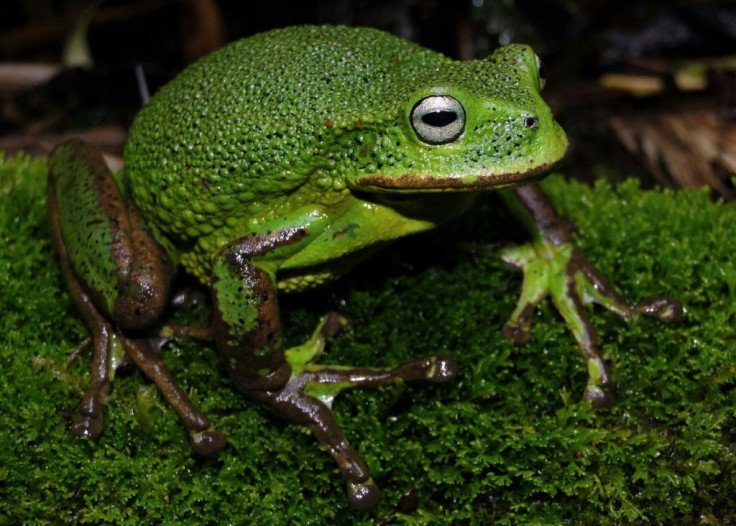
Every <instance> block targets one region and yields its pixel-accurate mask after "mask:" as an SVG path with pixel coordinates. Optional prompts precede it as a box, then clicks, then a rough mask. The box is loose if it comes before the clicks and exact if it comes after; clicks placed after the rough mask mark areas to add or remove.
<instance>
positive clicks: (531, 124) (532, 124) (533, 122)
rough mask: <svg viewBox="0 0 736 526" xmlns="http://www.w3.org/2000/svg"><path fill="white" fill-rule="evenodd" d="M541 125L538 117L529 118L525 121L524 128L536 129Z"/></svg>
mask: <svg viewBox="0 0 736 526" xmlns="http://www.w3.org/2000/svg"><path fill="white" fill-rule="evenodd" d="M538 124H539V119H538V118H537V117H533V116H529V117H527V118H526V119H524V126H526V127H527V128H536V127H537V125H538Z"/></svg>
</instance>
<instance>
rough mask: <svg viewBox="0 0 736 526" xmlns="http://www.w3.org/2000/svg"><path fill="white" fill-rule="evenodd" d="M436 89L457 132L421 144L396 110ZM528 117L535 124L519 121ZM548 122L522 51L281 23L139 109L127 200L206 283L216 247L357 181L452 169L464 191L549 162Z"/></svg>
mask: <svg viewBox="0 0 736 526" xmlns="http://www.w3.org/2000/svg"><path fill="white" fill-rule="evenodd" d="M444 93H447V94H452V95H453V96H454V97H456V98H457V99H459V100H461V102H463V104H464V105H465V107H466V110H467V112H468V121H467V124H466V127H465V133H464V136H463V137H462V138H461V139H462V140H459V141H457V143H455V144H452V145H445V146H444V147H438V146H435V145H428V144H426V143H423V142H421V141H420V140H418V139H417V137H416V135H415V134H414V133H413V132H412V130H411V125H410V123H409V122H408V117H407V116H408V114H409V112H410V111H411V105H412V104H413V103H414V102H415V101H416V100H417V99H418V97H419V96H421V95H422V94H444ZM532 114H534V115H537V116H538V117H539V119H540V126H539V128H540V129H539V130H536V129H530V128H528V127H527V126H525V125H524V121H525V119H526V118H527V117H528V116H530V115H532ZM554 126H556V125H555V124H553V122H552V117H551V113H550V112H549V109H548V108H547V107H546V105H545V104H544V102H543V101H542V99H541V97H540V95H539V86H538V80H537V73H536V67H535V64H534V55H533V53H532V52H531V51H530V50H529V49H528V48H527V47H526V46H507V47H504V48H501V49H500V50H499V51H497V52H496V53H495V54H493V55H492V56H490V57H489V58H487V59H485V60H480V61H470V62H455V61H452V60H450V59H448V58H446V57H444V56H442V55H440V54H438V53H435V52H433V51H430V50H427V49H423V48H421V47H419V46H417V45H415V44H413V43H411V42H408V41H405V40H403V39H399V38H397V37H394V36H391V35H389V34H386V33H384V32H381V31H377V30H373V29H368V28H361V29H357V30H356V29H355V28H345V27H292V28H286V29H283V30H278V31H271V32H268V33H263V34H260V35H256V36H254V37H251V38H249V39H245V40H241V41H238V42H235V43H233V44H231V45H229V46H227V47H225V48H223V49H221V50H220V51H218V52H215V53H213V54H212V55H210V56H208V57H205V58H204V59H202V60H200V61H199V62H197V63H196V64H194V65H193V66H191V67H190V68H188V69H187V70H185V71H184V72H183V73H182V74H180V75H179V76H178V77H177V78H176V79H175V80H174V81H172V82H171V83H170V84H168V85H167V86H165V87H164V88H163V89H162V90H161V91H160V92H159V93H158V94H157V95H156V96H155V97H154V98H153V99H152V100H151V101H150V103H149V104H148V105H147V106H146V108H144V110H143V111H142V112H141V113H140V115H139V117H138V118H137V119H136V121H135V123H134V125H133V127H132V129H131V132H130V140H129V142H128V144H127V146H126V150H125V160H126V166H127V174H128V177H129V187H130V189H131V192H132V196H133V198H134V200H135V201H136V203H137V204H138V206H139V207H140V208H141V209H142V211H143V212H144V214H146V216H147V217H148V219H149V220H150V221H152V223H153V224H154V226H155V227H156V228H157V229H158V230H160V231H161V232H162V233H163V234H164V235H167V236H169V237H171V238H172V239H173V240H174V241H175V243H177V244H178V245H180V247H184V248H183V250H182V264H183V265H184V266H185V267H186V268H187V269H188V270H189V271H190V272H193V273H194V274H195V275H198V276H199V277H200V278H201V279H203V280H206V279H205V278H203V277H204V276H206V275H207V269H208V267H209V264H210V261H211V258H212V256H213V255H214V253H215V252H216V251H217V250H218V249H219V248H220V247H221V246H222V245H223V244H225V243H227V242H228V241H230V240H232V239H236V238H238V237H241V236H243V235H246V234H248V233H250V232H252V231H254V230H256V229H257V228H258V225H259V224H263V223H264V222H268V221H273V220H275V219H277V218H280V217H283V216H284V215H286V214H288V213H290V212H293V211H294V210H297V209H299V208H301V207H303V206H308V205H313V204H321V205H325V206H333V205H336V204H337V203H340V202H343V205H342V206H345V205H344V200H345V199H346V198H348V197H349V195H350V190H351V189H358V190H364V189H365V188H366V186H367V181H368V178H374V179H372V181H375V177H376V176H378V177H379V178H380V177H387V178H390V179H393V180H398V181H400V182H399V183H396V184H397V185H398V186H401V187H402V188H404V189H408V190H415V189H416V188H415V186H416V185H417V184H418V183H416V180H415V179H412V178H413V177H414V176H432V177H446V178H458V179H460V178H462V182H461V183H460V184H461V185H464V186H467V187H468V188H470V187H471V186H472V185H474V184H476V185H477V184H479V183H478V178H479V176H488V175H492V176H497V175H498V176H503V175H504V174H512V175H511V177H513V176H514V174H529V173H532V172H534V171H535V170H541V169H542V168H543V167H548V166H547V164H548V163H554V162H556V161H557V160H558V159H559V158H560V157H561V155H562V153H564V147H562V148H563V150H562V151H559V148H560V146H559V144H560V143H561V142H562V141H564V138H563V139H562V141H558V142H557V150H555V151H552V149H553V148H552V147H551V146H549V143H550V142H552V143H554V142H555V141H547V140H543V139H544V136H545V135H547V133H545V132H544V131H543V130H544V129H545V128H550V127H554ZM549 133H552V130H550V132H549ZM554 133H558V134H561V133H562V132H561V131H559V132H556V131H555V132H554ZM548 150H549V151H548ZM402 176H403V177H404V179H400V180H399V179H398V178H400V177H402ZM361 178H363V179H361ZM501 182H503V181H500V180H499V182H494V183H487V182H486V183H483V184H484V185H485V186H486V187H488V186H492V185H493V184H496V185H498V186H500V185H501ZM504 184H505V183H504ZM368 186H372V183H371V185H368ZM371 189H372V188H371ZM420 189H421V188H420Z"/></svg>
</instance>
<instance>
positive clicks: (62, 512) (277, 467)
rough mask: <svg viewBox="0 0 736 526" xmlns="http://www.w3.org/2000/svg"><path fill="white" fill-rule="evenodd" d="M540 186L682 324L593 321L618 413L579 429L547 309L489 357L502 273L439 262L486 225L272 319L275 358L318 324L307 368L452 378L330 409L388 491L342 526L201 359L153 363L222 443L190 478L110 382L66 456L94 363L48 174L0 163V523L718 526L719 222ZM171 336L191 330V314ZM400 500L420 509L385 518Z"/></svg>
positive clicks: (167, 418)
mask: <svg viewBox="0 0 736 526" xmlns="http://www.w3.org/2000/svg"><path fill="white" fill-rule="evenodd" d="M545 188H546V190H547V191H548V192H549V193H550V194H551V195H552V196H553V197H554V200H555V201H556V203H557V205H558V207H559V208H560V210H561V211H562V212H563V213H564V214H565V215H567V216H568V217H570V218H571V219H572V220H573V221H574V222H575V223H576V224H577V225H578V226H579V228H580V232H579V235H578V239H579V244H580V246H581V247H582V249H583V250H584V251H585V252H586V253H587V255H588V257H589V259H590V260H591V261H593V262H595V263H596V264H597V265H598V266H599V268H600V269H601V270H603V271H604V272H605V273H606V274H607V275H608V276H609V277H610V278H611V279H612V280H613V281H614V283H616V284H617V286H618V287H619V289H620V290H621V291H622V292H623V293H624V294H625V296H627V297H628V298H629V299H631V300H634V301H635V300H638V299H642V298H644V297H647V296H652V295H660V294H668V295H673V296H677V297H679V298H680V299H681V300H682V301H683V303H684V304H685V306H686V308H687V312H686V316H685V319H684V321H683V322H681V323H680V324H678V325H674V326H667V325H666V324H663V323H660V322H658V321H656V320H652V319H647V318H640V319H637V320H634V321H633V322H631V323H625V322H623V321H621V320H619V319H618V318H616V317H615V316H613V315H612V314H610V313H608V312H603V311H601V310H596V312H595V314H594V320H595V325H596V328H597V331H598V334H599V336H600V340H601V345H602V349H603V352H604V355H605V357H606V359H607V361H608V363H609V365H610V366H611V368H612V371H613V374H614V376H615V379H616V382H617V384H618V389H619V392H618V400H617V403H616V406H615V407H614V408H613V409H611V410H607V411H601V412H597V413H596V412H594V411H593V410H591V408H590V407H589V405H588V404H586V403H582V402H580V401H579V399H580V393H581V391H582V388H583V385H584V382H585V371H584V367H583V361H582V359H581V358H580V356H579V355H578V351H577V348H576V346H575V343H574V341H573V339H572V337H571V335H570V333H569V332H568V331H567V330H566V328H565V326H564V324H563V323H562V321H561V320H560V318H559V316H558V315H557V314H556V313H555V311H554V309H553V308H552V307H551V306H550V305H549V304H548V303H545V304H543V305H542V307H541V309H540V310H539V315H538V316H537V317H536V319H535V324H534V326H533V336H532V339H531V341H530V342H529V343H528V344H526V345H522V346H517V345H514V344H513V343H511V342H510V341H507V340H505V339H504V338H503V337H502V336H501V335H500V327H501V325H502V324H503V322H504V321H505V319H506V317H507V316H508V315H509V313H510V312H511V311H512V309H513V305H514V302H515V300H516V296H517V293H518V288H519V285H520V277H519V275H518V274H515V273H513V272H510V271H508V270H506V269H504V268H503V266H502V265H501V264H500V263H499V262H498V261H494V260H490V259H485V258H483V257H479V256H471V255H468V254H463V253H461V252H460V251H458V250H455V249H454V245H453V244H448V242H447V239H450V238H451V239H453V240H454V241H455V240H458V239H459V240H465V241H474V240H477V239H478V238H479V237H482V238H486V236H490V235H491V233H492V232H494V231H498V230H502V229H501V228H500V227H499V226H498V225H499V224H500V223H499V221H503V218H502V217H501V218H499V217H498V216H496V215H495V214H494V209H493V207H492V206H486V207H485V208H484V209H482V210H480V211H479V212H478V213H477V214H475V215H473V216H472V217H468V218H466V219H465V221H464V222H463V223H461V225H460V226H456V227H454V228H455V229H454V230H450V231H449V232H448V231H447V230H444V231H440V232H436V233H430V234H428V235H423V236H420V237H416V238H413V239H410V240H406V241H405V242H402V243H400V244H398V245H396V247H395V248H392V249H390V251H389V252H386V253H384V254H383V255H381V256H379V257H378V259H374V260H373V261H372V262H371V263H369V264H366V265H363V266H361V267H360V268H358V269H356V271H355V272H354V273H353V274H351V275H350V276H348V277H346V278H345V279H343V280H341V281H339V282H338V283H336V284H335V285H333V286H331V287H328V288H326V289H322V290H321V291H315V292H313V293H309V294H302V295H299V296H294V297H291V298H285V299H284V301H283V310H284V318H285V324H286V327H287V333H288V338H289V340H290V341H291V342H292V343H295V342H298V341H300V340H302V339H304V338H305V337H306V336H307V335H308V334H309V333H310V332H311V330H312V329H313V327H314V325H315V324H316V322H317V320H318V318H319V316H320V315H321V314H323V313H325V312H327V311H330V310H339V311H340V312H342V313H344V314H347V315H348V316H350V317H351V318H352V320H353V322H354V323H353V325H352V326H351V327H350V328H348V329H346V330H345V331H343V332H342V333H341V334H339V335H338V336H337V337H335V338H334V339H333V340H331V341H330V343H329V344H328V348H327V350H326V353H325V355H324V357H323V360H322V361H324V362H331V363H340V364H354V365H389V364H394V363H397V362H400V361H402V360H406V359H409V358H413V357H418V356H423V355H426V354H433V353H437V352H452V353H453V354H455V356H457V358H458V360H459V364H460V373H459V378H458V380H457V382H455V383H452V384H447V385H441V386H437V385H431V384H411V385H408V384H407V385H402V386H396V387H390V388H384V389H380V390H374V391H364V390H361V391H351V392H349V393H346V394H344V395H342V396H341V398H338V400H337V401H336V403H335V410H336V413H337V415H338V418H339V420H340V422H341V423H342V425H343V427H344V430H345V432H346V434H347V436H348V438H349V440H350V441H351V442H352V444H353V445H354V446H355V447H356V448H357V449H358V450H359V451H360V452H361V454H362V455H363V458H364V459H365V460H366V462H367V463H368V465H369V466H370V468H371V470H372V472H373V475H374V478H375V479H376V480H377V482H378V483H379V484H380V485H381V486H382V488H383V490H384V499H383V501H382V503H381V505H380V506H379V507H378V509H376V510H375V511H370V512H355V511H353V510H351V509H350V507H349V505H348V502H347V499H346V497H345V494H344V489H343V484H342V481H341V478H340V476H339V474H338V471H337V468H336V466H335V464H334V463H333V461H332V459H331V458H330V457H329V455H328V454H327V453H325V452H324V451H322V450H321V449H320V448H319V447H318V446H317V444H316V442H315V440H314V439H313V438H312V437H311V436H310V434H309V433H307V432H306V431H305V430H303V429H301V428H298V427H295V426H290V425H286V424H285V423H283V422H281V421H279V420H276V419H274V418H272V417H270V416H268V415H267V414H265V413H263V412H262V411H261V410H259V408H258V407H256V406H255V405H254V404H252V403H250V402H248V401H246V400H245V399H244V398H243V397H241V396H239V395H238V393H237V392H235V391H234V390H233V389H232V388H231V387H230V385H229V382H228V380H227V379H226V378H225V376H224V375H223V374H222V371H221V369H220V367H219V365H218V362H217V358H216V353H215V351H214V350H213V348H212V347H211V346H207V345H201V344H197V343H193V342H190V341H178V342H175V343H172V344H169V345H167V346H166V347H165V350H164V353H165V360H166V361H167V363H168V364H169V366H170V368H171V370H172V371H173V372H174V374H175V375H176V377H177V378H178V379H179V381H180V382H181V384H182V385H183V387H184V388H185V390H186V391H187V392H189V393H190V395H191V397H192V399H193V400H194V401H195V402H196V403H197V404H198V405H199V406H200V407H202V408H203V409H204V411H205V412H206V413H207V414H209V415H210V416H211V418H212V419H213V420H214V422H215V423H216V425H217V427H218V428H219V429H221V430H222V431H223V432H224V433H225V434H226V436H227V437H228V440H229V446H228V447H227V448H226V449H225V450H224V451H223V452H222V453H221V454H219V455H217V456H216V457H214V458H208V459H199V458H197V457H195V456H194V455H193V454H192V453H191V451H190V449H189V446H188V444H187V440H186V434H185V432H184V429H183V427H182V426H181V425H180V423H179V421H178V419H177V417H176V416H175V414H174V413H173V411H172V410H171V409H170V408H168V407H167V406H166V405H165V404H164V403H163V401H162V399H161V397H160V395H159V394H158V393H157V391H156V389H155V388H154V387H152V385H151V384H150V383H149V382H148V381H146V380H145V379H144V378H143V377H142V375H141V374H140V373H139V372H138V371H135V370H129V371H119V372H118V375H117V378H116V381H115V384H114V390H113V392H112V395H111V396H110V398H109V402H108V405H107V412H106V421H105V432H104V434H103V436H102V437H101V438H100V439H99V440H98V441H96V442H92V441H89V440H82V439H78V438H75V437H73V436H72V435H71V433H70V431H69V424H70V422H69V415H70V413H71V412H72V411H73V410H74V408H75V406H76V405H77V404H78V402H79V400H80V395H81V392H82V390H83V389H84V387H85V385H86V383H87V381H88V378H89V372H88V369H89V363H90V358H89V355H84V356H82V357H81V358H80V359H79V360H78V361H77V362H76V363H74V364H73V365H71V366H70V367H69V369H68V370H66V369H65V368H64V367H63V364H64V361H65V360H66V358H67V356H68V355H69V353H71V352H72V351H73V349H74V348H75V347H76V346H77V345H78V344H79V343H80V342H81V341H82V340H83V339H84V338H85V337H86V336H87V333H86V330H85V328H84V326H83V325H82V323H81V321H80V319H79V317H78V316H77V315H76V313H75V311H74V308H73V305H72V303H71V300H70V298H69V296H68V294H67V292H66V288H65V286H64V283H63V281H62V278H61V274H60V272H59V269H58V267H57V264H56V262H55V259H54V255H53V251H52V248H51V244H50V242H49V236H48V231H47V227H46V213H45V207H44V200H45V195H44V194H45V164H44V163H43V161H30V160H29V159H27V158H24V157H16V158H13V159H5V160H4V161H2V162H0V233H1V234H2V242H1V243H0V291H1V294H0V314H1V318H0V320H1V321H0V327H1V328H0V331H2V337H0V368H1V369H2V373H0V444H2V448H0V524H20V523H23V524H37V523H43V524H46V523H59V524H75V523H80V524H104V523H114V524H161V523H164V524H175V523H176V524H181V523H198V524H222V523H232V524H353V523H354V524H360V523H384V524H387V523H398V524H402V523H403V524H447V523H461V524H562V523H568V524H593V523H595V524H646V523H649V524H688V523H694V522H702V521H706V522H708V523H709V524H733V523H734V522H736V498H734V495H735V493H734V491H735V490H736V480H735V477H734V467H735V462H736V457H735V456H734V440H735V439H736V428H735V421H734V406H735V405H736V404H735V402H736V390H735V389H734V386H735V385H736V267H735V264H734V254H736V235H734V232H735V231H736V205H734V204H729V205H724V204H713V203H711V202H710V201H709V199H708V196H707V194H706V193H704V192H681V193H677V194H673V193H670V192H664V193H663V192H645V191H641V190H640V189H639V188H638V187H637V185H636V184H635V183H633V182H628V183H626V184H624V185H622V186H620V187H617V188H615V189H613V188H611V187H609V186H607V185H605V184H600V185H599V186H598V187H596V188H595V189H591V188H589V187H586V186H582V185H580V184H575V183H567V182H565V181H564V180H563V179H562V178H560V177H554V178H552V179H551V180H548V181H547V182H546V183H545ZM488 225H491V227H492V228H490V229H489V228H488ZM448 234H449V237H448ZM454 241H453V243H454ZM177 315H179V316H184V317H185V319H186V320H189V321H191V320H196V321H198V322H204V321H205V320H206V319H207V311H206V308H196V309H185V311H184V312H181V313H177ZM412 488H413V489H414V490H415V491H416V495H417V497H418V502H419V508H418V509H417V510H416V511H409V509H410V507H408V506H407V505H406V500H407V499H404V504H403V505H402V504H401V502H402V494H403V493H405V492H407V491H408V490H410V489H412ZM401 510H403V512H402V511H401Z"/></svg>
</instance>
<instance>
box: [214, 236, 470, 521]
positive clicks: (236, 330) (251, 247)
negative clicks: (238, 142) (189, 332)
mask: <svg viewBox="0 0 736 526" xmlns="http://www.w3.org/2000/svg"><path fill="white" fill-rule="evenodd" d="M311 226H312V227H313V228H312V229H310V228H309V227H308V226H305V227H285V228H282V229H280V230H274V231H271V232H266V233H264V234H255V235H251V236H247V237H244V238H241V239H239V240H236V241H234V242H231V243H230V244H228V245H226V246H225V247H223V248H222V249H221V250H220V252H219V253H218V255H217V257H216V260H215V263H214V265H213V279H212V293H213V304H214V307H215V315H214V320H213V329H214V335H215V340H216V342H217V346H218V348H219V351H220V354H221V356H222V358H223V360H224V362H225V365H226V368H227V370H228V371H229V373H230V376H231V378H232V381H233V383H234V384H235V385H236V386H237V387H238V388H239V389H240V390H241V391H242V392H243V393H244V394H246V395H247V396H249V397H251V398H254V399H256V400H259V401H261V402H263V403H264V404H265V406H266V407H267V408H268V409H269V410H270V411H272V412H273V413H275V414H276V415H278V416H280V417H282V418H284V419H286V420H288V421H290V422H293V423H296V424H301V425H305V426H307V427H309V428H310V429H311V430H312V432H313V433H314V434H315V436H316V438H317V440H318V441H319V442H320V443H321V444H322V445H323V446H324V447H325V448H326V449H327V450H328V451H329V453H330V454H331V455H332V456H333V457H334V458H335V460H336V461H337V463H338V466H339V467H340V470H341V472H342V474H343V476H344V478H345V479H346V483H347V490H348V496H349V498H350V501H351V503H352V504H353V506H354V507H356V508H359V509H367V508H370V507H372V506H374V505H375V504H376V503H377V502H378V499H379V498H380V490H379V489H378V486H377V485H376V484H375V483H374V481H373V480H372V478H371V476H370V473H369V471H368V468H367V467H366V465H365V463H364V462H363V461H362V460H361V458H360V456H359V455H358V453H357V452H356V451H355V450H354V449H352V447H351V446H350V445H349V444H348V442H347V440H346V439H345V436H344V434H343V432H342V430H341V429H340V426H339V424H338V422H337V420H336V419H335V416H334V414H333V412H332V410H331V404H332V400H333V399H334V397H335V396H336V395H337V394H338V393H339V392H340V391H341V390H343V389H346V388H350V387H357V386H380V385H387V384H390V383H393V382H396V381H398V380H418V379H424V380H429V381H434V382H442V381H446V380H449V379H451V378H453V377H454V375H455V369H456V366H455V362H454V360H453V359H452V358H451V357H449V356H438V357H428V358H424V359H420V360H414V361H411V362H407V363H404V364H402V365H399V366H398V367H395V368H390V369H373V368H350V367H330V366H319V365H314V364H313V363H312V362H313V361H314V360H315V359H316V358H317V356H318V355H319V354H320V352H321V351H322V349H323V347H324V343H325V337H327V336H329V335H331V334H332V333H334V332H335V330H336V329H337V328H339V326H340V325H341V321H340V318H339V317H337V316H335V315H331V316H328V317H327V318H325V319H324V320H323V321H322V322H321V323H320V325H319V326H318V328H317V330H316V331H315V333H314V334H313V336H312V338H311V339H310V340H309V341H307V342H306V343H305V344H304V345H301V346H298V347H294V348H291V349H288V350H284V347H283V340H282V335H281V322H280V320H279V309H278V302H277V295H276V281H275V275H274V270H273V268H272V267H271V266H270V265H269V264H268V261H267V260H265V261H264V260H263V257H264V256H267V255H269V254H273V253H274V252H279V251H284V250H285V251H296V250H298V249H299V247H300V246H302V245H303V244H304V243H308V242H309V239H310V238H311V237H312V236H311V233H310V230H315V229H316V230H318V228H316V227H317V225H314V224H313V225H311Z"/></svg>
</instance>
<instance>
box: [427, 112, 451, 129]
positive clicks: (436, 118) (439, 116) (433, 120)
mask: <svg viewBox="0 0 736 526" xmlns="http://www.w3.org/2000/svg"><path fill="white" fill-rule="evenodd" d="M456 120H457V113H455V112H454V111H443V110H440V111H433V112H432V113H425V114H424V115H422V122H423V123H424V124H426V125H428V126H432V127H434V128H443V127H445V126H447V125H448V124H452V123H453V122H455V121H456Z"/></svg>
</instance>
